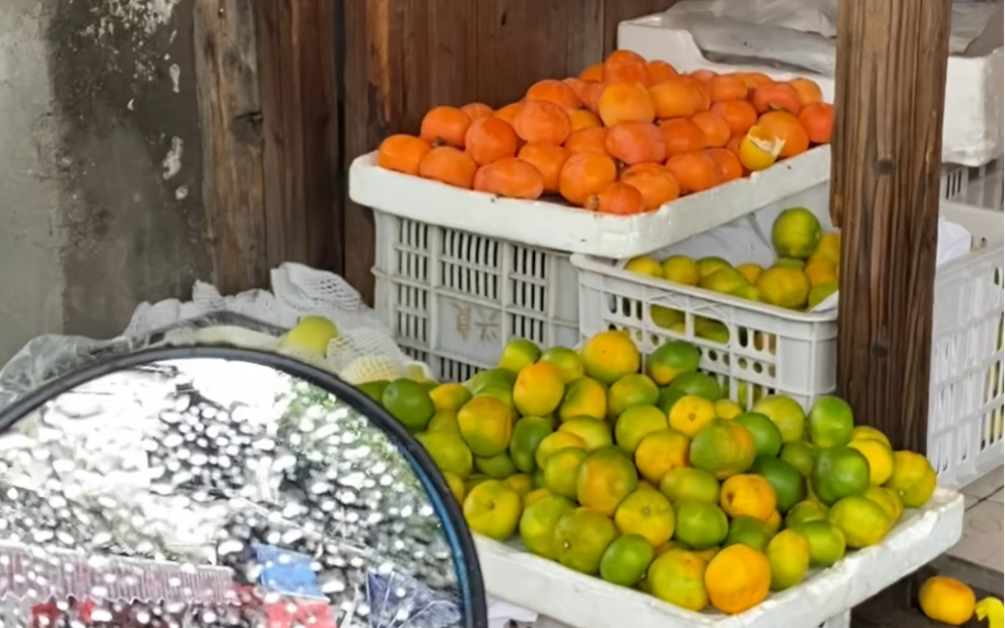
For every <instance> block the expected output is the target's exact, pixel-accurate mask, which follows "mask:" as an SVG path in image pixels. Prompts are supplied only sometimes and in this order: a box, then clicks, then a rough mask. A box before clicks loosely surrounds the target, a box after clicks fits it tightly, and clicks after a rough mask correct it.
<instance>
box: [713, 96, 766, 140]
mask: <svg viewBox="0 0 1005 628" xmlns="http://www.w3.org/2000/svg"><path fill="white" fill-rule="evenodd" d="M712 111H713V112H714V113H717V114H719V115H720V116H722V119H723V120H725V121H726V125H727V126H729V130H730V132H731V133H732V134H733V135H734V136H736V135H744V134H745V133H746V132H747V131H749V130H750V127H752V126H754V125H755V124H757V110H756V109H754V105H752V104H750V103H749V102H747V101H746V100H743V99H736V100H723V101H720V102H717V103H715V104H714V105H712Z"/></svg>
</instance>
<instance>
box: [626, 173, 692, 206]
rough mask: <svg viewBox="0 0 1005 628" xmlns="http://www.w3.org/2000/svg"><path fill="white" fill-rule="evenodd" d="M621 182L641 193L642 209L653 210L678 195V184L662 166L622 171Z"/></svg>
mask: <svg viewBox="0 0 1005 628" xmlns="http://www.w3.org/2000/svg"><path fill="white" fill-rule="evenodd" d="M621 182H622V183H626V184H628V185H630V186H632V187H633V188H635V189H636V190H638V191H639V194H641V195H642V209H643V210H644V211H654V210H656V209H659V208H660V207H662V206H663V205H665V204H666V203H669V202H671V201H674V200H676V199H677V197H679V196H680V186H679V185H678V184H677V179H675V178H674V176H673V175H672V174H670V171H669V170H667V169H666V168H663V167H662V166H660V167H658V168H647V169H644V170H636V171H634V172H628V171H626V172H624V173H622V175H621Z"/></svg>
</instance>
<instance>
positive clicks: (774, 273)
mask: <svg viewBox="0 0 1005 628" xmlns="http://www.w3.org/2000/svg"><path fill="white" fill-rule="evenodd" d="M771 244H772V246H773V248H774V250H775V254H776V255H777V258H776V259H775V262H774V263H773V264H772V265H771V266H770V267H768V268H763V267H762V266H760V265H758V264H740V265H739V266H736V267H733V266H732V265H731V264H730V263H729V262H728V261H726V260H724V259H723V258H721V257H703V258H701V259H698V260H694V259H692V258H690V257H688V256H686V255H673V256H671V257H668V258H666V259H664V260H662V261H661V260H658V259H656V258H655V257H652V256H650V255H646V256H642V257H636V258H634V259H631V260H629V261H628V263H627V264H626V265H625V270H628V271H630V272H635V273H639V274H643V275H647V276H650V277H657V278H660V279H666V280H668V281H672V282H674V283H679V284H684V285H686V286H695V287H699V288H704V289H706V290H711V291H713V292H718V293H721V294H729V295H732V296H735V297H739V298H742V299H748V300H751V301H759V302H763V303H767V304H769V305H775V306H778V307H783V308H787V309H793V310H812V309H813V308H815V307H816V306H817V305H819V304H820V303H822V302H823V301H824V300H826V299H827V297H829V296H831V295H832V294H834V293H836V292H837V291H838V280H839V276H840V272H841V235H840V234H839V233H824V232H823V229H822V228H821V225H820V221H819V220H818V219H817V217H816V216H815V215H814V214H813V212H812V211H810V210H809V209H806V208H805V207H793V208H790V209H787V210H785V211H784V212H782V213H781V214H780V215H779V216H778V218H777V219H776V220H775V222H774V224H773V226H772V229H771ZM653 322H654V323H655V324H657V325H659V326H663V327H667V328H672V327H673V326H674V325H682V324H683V315H682V314H680V313H679V312H678V313H677V315H674V314H673V312H666V311H663V310H662V309H659V310H656V311H655V312H654V316H653ZM664 322H665V323H666V324H665V325H664V324H663V323H664Z"/></svg>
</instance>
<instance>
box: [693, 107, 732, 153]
mask: <svg viewBox="0 0 1005 628" xmlns="http://www.w3.org/2000/svg"><path fill="white" fill-rule="evenodd" d="M691 122H693V123H694V125H695V126H697V127H698V128H699V129H701V132H702V133H704V134H705V146H708V147H711V148H721V147H723V146H725V145H726V142H728V141H729V138H730V137H732V135H733V133H732V131H730V129H729V125H728V124H726V120H725V118H723V117H722V116H720V115H719V114H717V113H714V112H712V111H699V112H698V113H696V114H694V115H693V116H691Z"/></svg>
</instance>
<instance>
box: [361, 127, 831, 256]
mask: <svg viewBox="0 0 1005 628" xmlns="http://www.w3.org/2000/svg"><path fill="white" fill-rule="evenodd" d="M830 163H831V149H830V146H819V147H816V148H813V149H811V150H809V151H807V152H805V153H803V154H802V155H798V156H796V157H793V158H791V159H786V160H784V161H781V162H779V163H778V164H776V165H775V166H773V167H771V168H768V169H767V170H763V171H761V172H757V173H754V174H753V175H751V176H749V177H746V178H743V179H738V180H736V181H731V182H729V183H726V184H723V185H719V186H716V187H714V188H712V189H710V190H706V191H704V192H701V193H698V194H689V195H687V196H683V197H681V198H679V199H677V200H676V201H673V202H671V203H667V204H666V205H664V206H663V207H661V208H659V209H658V210H656V211H654V212H647V213H645V214H638V215H635V216H611V215H604V214H598V213H597V212H591V211H587V210H585V209H581V208H577V207H571V206H569V205H565V204H562V203H561V201H560V199H558V200H557V201H556V202H550V201H549V200H547V198H545V199H542V200H538V201H523V200H517V199H511V198H502V197H499V196H494V195H492V194H486V193H483V192H474V191H471V190H462V189H460V188H456V187H451V186H449V185H445V184H443V183H439V182H437V181H430V180H427V179H423V178H420V177H413V176H409V175H406V174H401V173H399V172H393V171H390V170H385V169H384V168H381V167H380V166H378V165H377V157H376V153H371V154H369V155H363V156H362V157H359V158H358V159H356V160H355V161H354V162H353V164H352V166H351V167H350V169H349V195H350V196H351V197H352V200H353V201H355V202H357V203H359V204H360V205H365V206H366V207H371V208H373V209H374V211H379V212H383V213H385V214H393V215H395V216H399V217H401V218H406V219H409V220H417V221H421V222H423V223H427V224H430V225H437V226H440V227H447V228H450V229H459V230H461V231H465V232H468V233H472V234H478V235H483V236H489V237H491V238H501V239H503V240H509V241H511V242H520V243H522V244H525V245H529V246H535V247H542V248H545V249H550V250H554V251H564V252H567V253H586V254H589V255H599V256H601V257H611V258H615V259H626V258H629V257H634V256H636V255H642V254H644V253H649V252H651V251H655V250H656V249H660V248H663V247H664V246H667V245H669V244H673V243H674V242H679V241H681V240H684V239H686V238H688V237H690V236H692V235H695V234H698V233H702V232H704V231H708V230H709V229H712V228H714V227H717V226H719V225H723V224H726V223H727V222H729V221H731V220H733V219H735V218H737V217H739V216H743V215H745V214H748V213H750V212H751V211H754V210H756V209H757V208H759V207H763V206H765V205H769V204H771V203H773V202H775V201H777V200H779V199H782V198H785V197H787V196H790V195H792V194H795V193H797V192H799V191H802V190H805V189H807V188H809V187H812V186H814V185H817V184H819V183H823V182H824V181H827V180H828V179H829V178H830Z"/></svg>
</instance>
